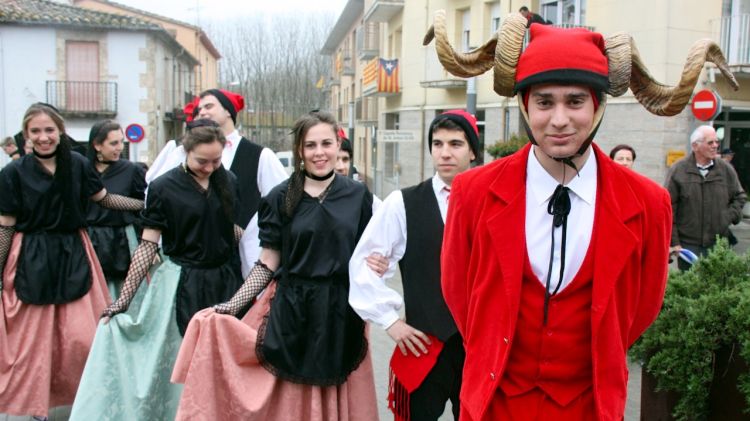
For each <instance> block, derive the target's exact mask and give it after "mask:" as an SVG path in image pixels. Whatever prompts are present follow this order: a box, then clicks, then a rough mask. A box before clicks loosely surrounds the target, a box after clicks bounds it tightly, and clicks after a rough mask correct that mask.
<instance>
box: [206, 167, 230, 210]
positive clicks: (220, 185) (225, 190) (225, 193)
mask: <svg viewBox="0 0 750 421" xmlns="http://www.w3.org/2000/svg"><path fill="white" fill-rule="evenodd" d="M208 182H209V183H211V184H212V185H213V187H214V188H215V189H216V191H217V192H218V193H219V198H220V199H221V206H222V208H224V215H225V216H226V217H227V219H228V220H230V221H234V220H235V216H234V195H233V194H232V186H231V184H230V182H229V177H228V176H227V170H226V169H225V168H224V166H221V167H220V168H219V169H217V170H216V171H214V172H213V173H212V174H211V177H209V179H208Z"/></svg>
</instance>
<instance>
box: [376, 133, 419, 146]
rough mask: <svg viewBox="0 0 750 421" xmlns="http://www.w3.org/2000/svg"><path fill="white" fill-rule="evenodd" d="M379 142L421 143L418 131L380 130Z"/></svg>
mask: <svg viewBox="0 0 750 421" xmlns="http://www.w3.org/2000/svg"><path fill="white" fill-rule="evenodd" d="M378 142H386V143H392V142H399V143H414V142H419V132H417V131H416V130H378Z"/></svg>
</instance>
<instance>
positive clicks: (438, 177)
mask: <svg viewBox="0 0 750 421" xmlns="http://www.w3.org/2000/svg"><path fill="white" fill-rule="evenodd" d="M428 140H429V149H430V154H431V155H432V163H433V166H434V167H435V171H436V173H435V175H434V176H433V177H431V178H429V179H427V180H425V181H423V182H422V183H420V184H417V185H416V186H412V187H408V188H405V189H403V190H396V191H394V192H393V193H391V194H390V195H389V196H388V197H387V198H386V199H385V201H384V202H383V204H382V205H381V206H380V208H379V209H378V210H377V211H376V212H375V214H374V215H373V217H372V219H371V220H370V223H369V224H368V225H367V228H366V229H365V231H364V233H363V234H362V237H361V239H360V241H359V243H358V244H357V247H356V249H355V250H354V254H353V255H352V258H351V261H350V263H349V276H350V284H351V287H350V290H349V303H350V304H351V306H352V308H353V309H354V310H355V311H356V312H357V313H358V314H359V315H360V317H362V318H363V319H365V320H368V321H371V322H374V323H376V324H378V325H380V326H382V327H383V328H385V329H386V332H387V333H388V335H390V337H391V338H392V339H393V340H394V341H395V342H396V344H397V349H396V350H395V352H394V355H393V358H392V359H391V379H390V391H389V398H388V400H389V407H390V408H391V409H392V410H393V412H394V414H395V416H396V419H397V420H402V419H404V420H405V419H409V420H412V421H415V420H437V419H438V418H439V417H440V415H441V414H442V413H443V411H444V410H445V403H446V401H447V400H449V399H450V401H451V403H452V405H453V414H454V417H455V418H456V419H457V418H458V413H459V401H458V394H459V391H460V390H461V371H462V369H463V361H464V350H463V346H462V340H461V336H460V335H459V333H458V330H457V328H456V324H455V323H454V321H453V318H452V316H451V314H450V312H449V311H448V307H447V306H446V304H445V301H444V300H443V294H442V291H441V288H440V249H441V246H442V242H443V225H444V223H445V217H446V214H447V212H448V200H449V195H450V186H451V183H452V181H453V178H454V177H455V176H456V175H457V174H459V173H461V172H463V171H466V170H467V169H469V167H470V165H471V162H472V161H473V160H474V159H475V158H476V156H477V154H478V153H479V151H478V147H479V131H478V129H477V124H476V119H475V118H474V117H473V116H472V115H470V114H468V113H467V112H465V111H463V110H451V111H446V112H445V113H443V114H440V115H438V116H437V117H436V118H435V119H434V120H433V121H432V124H431V125H430V130H429V133H428ZM407 239H408V240H407ZM396 263H398V265H399V267H400V269H401V277H402V283H403V290H404V298H403V299H402V298H401V296H400V295H399V294H398V293H397V292H396V291H394V290H393V289H391V288H389V287H388V286H386V284H385V281H384V277H383V274H385V273H388V274H391V273H392V272H393V271H395V266H396ZM404 301H405V303H406V320H401V319H400V318H399V315H398V310H399V309H400V308H401V306H402V304H403V302H404Z"/></svg>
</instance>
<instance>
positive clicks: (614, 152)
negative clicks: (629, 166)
mask: <svg viewBox="0 0 750 421" xmlns="http://www.w3.org/2000/svg"><path fill="white" fill-rule="evenodd" d="M623 149H624V150H626V151H630V153H631V154H633V162H635V149H633V147H632V146H630V145H624V144H623V145H617V146H615V147H614V148H612V150H611V151H609V157H610V159H615V155H617V152H620V151H621V150H623Z"/></svg>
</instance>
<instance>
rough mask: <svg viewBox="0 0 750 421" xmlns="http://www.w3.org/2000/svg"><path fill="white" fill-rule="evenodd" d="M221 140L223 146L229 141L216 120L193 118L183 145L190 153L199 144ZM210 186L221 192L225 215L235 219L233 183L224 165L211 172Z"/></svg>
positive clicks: (220, 196)
mask: <svg viewBox="0 0 750 421" xmlns="http://www.w3.org/2000/svg"><path fill="white" fill-rule="evenodd" d="M214 142H219V143H220V144H221V147H222V148H223V147H224V145H225V144H226V143H227V139H226V138H225V137H224V133H222V132H221V129H220V128H219V125H218V124H216V122H214V121H212V120H208V119H202V120H193V121H191V122H190V124H188V131H187V132H186V133H185V136H184V137H183V139H182V147H183V148H185V153H186V154H187V153H190V152H191V151H192V150H193V149H195V148H196V146H198V145H208V144H211V143H214ZM208 182H209V185H210V186H213V187H214V188H215V189H216V191H217V192H219V198H220V199H221V205H222V207H223V208H224V215H225V216H226V217H227V218H228V219H229V220H230V221H232V222H234V221H235V219H236V218H235V215H234V195H233V194H232V190H233V188H232V185H231V184H230V182H229V176H228V175H227V170H226V169H225V168H224V166H223V165H222V166H220V167H219V168H218V169H217V170H216V171H214V172H213V173H211V176H210V177H209V178H208Z"/></svg>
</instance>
